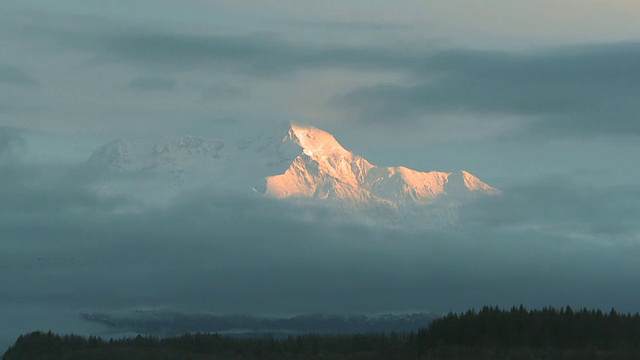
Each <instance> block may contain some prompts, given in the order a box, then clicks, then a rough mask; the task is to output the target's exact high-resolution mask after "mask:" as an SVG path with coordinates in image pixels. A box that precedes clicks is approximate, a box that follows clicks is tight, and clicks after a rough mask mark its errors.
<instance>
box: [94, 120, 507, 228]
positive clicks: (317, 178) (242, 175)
mask: <svg viewBox="0 0 640 360" xmlns="http://www.w3.org/2000/svg"><path fill="white" fill-rule="evenodd" d="M85 168H86V169H87V171H89V173H91V174H92V175H93V176H95V177H96V178H97V179H98V182H97V184H99V185H98V186H97V190H99V191H100V192H102V193H104V194H126V195H130V196H133V197H137V198H139V199H141V200H144V201H145V202H148V203H149V202H151V203H153V202H160V203H162V202H163V201H170V200H171V199H172V198H175V196H179V194H180V193H181V192H182V191H184V190H188V189H197V188H203V187H205V188H213V189H217V190H221V191H234V192H236V193H245V194H249V193H254V194H260V195H262V196H267V197H271V198H276V199H282V200H292V201H295V200H299V201H307V202H309V203H313V204H318V205H321V206H327V207H329V208H332V209H336V210H337V211H345V210H346V211H348V212H351V213H352V214H363V216H364V218H369V219H370V220H371V219H372V218H380V217H383V218H390V217H391V218H394V219H395V221H396V222H397V220H398V219H401V220H402V221H403V222H405V220H407V217H409V218H411V219H410V220H409V221H413V220H420V221H421V222H423V223H425V220H426V223H431V224H453V223H455V222H456V221H457V219H456V208H457V207H458V206H461V205H464V204H465V203H466V202H469V201H473V200H474V199H476V198H478V197H480V196H496V195H499V194H501V191H500V190H498V189H496V188H494V187H491V186H490V185H488V184H486V183H484V182H482V181H481V180H479V179H478V178H477V177H475V176H474V175H472V174H470V173H469V172H467V171H464V170H461V171H455V172H441V171H429V172H422V171H417V170H413V169H409V168H407V167H403V166H397V167H380V166H375V165H373V164H371V163H370V162H369V161H367V160H366V159H365V158H363V157H361V156H359V155H356V154H353V153H352V152H350V151H348V150H347V149H345V148H344V147H343V146H342V145H341V144H340V143H339V142H338V141H337V140H336V139H335V137H334V136H333V135H331V134H330V133H328V132H326V131H323V130H320V129H318V128H315V127H313V126H308V125H298V124H293V123H292V124H291V125H290V126H289V128H288V129H287V130H286V131H283V133H281V134H276V135H272V136H266V135H257V136H255V137H253V138H245V139H241V140H236V141H233V140H231V141H229V140H227V141H225V140H219V139H218V140H208V139H204V138H200V137H196V136H185V137H180V138H174V139H165V141H163V142H160V143H157V144H152V145H145V144H144V143H143V142H141V141H135V140H126V139H120V140H116V141H112V142H110V143H107V144H105V145H103V146H101V147H100V148H98V149H97V150H96V151H95V152H94V153H93V154H92V155H91V157H90V158H89V159H88V160H87V161H86V163H85Z"/></svg>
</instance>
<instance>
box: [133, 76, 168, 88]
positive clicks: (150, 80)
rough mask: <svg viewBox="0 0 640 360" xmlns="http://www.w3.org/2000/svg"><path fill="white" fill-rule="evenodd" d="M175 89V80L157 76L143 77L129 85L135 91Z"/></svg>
mask: <svg viewBox="0 0 640 360" xmlns="http://www.w3.org/2000/svg"><path fill="white" fill-rule="evenodd" d="M175 87H176V82H175V80H173V79H171V78H166V77H157V76H141V77H137V78H135V79H133V80H131V82H130V83H129V88H131V89H135V90H152V91H153V90H173V89H175Z"/></svg>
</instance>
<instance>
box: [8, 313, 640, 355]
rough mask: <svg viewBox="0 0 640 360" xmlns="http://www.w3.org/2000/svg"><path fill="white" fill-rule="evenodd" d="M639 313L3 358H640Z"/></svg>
mask: <svg viewBox="0 0 640 360" xmlns="http://www.w3.org/2000/svg"><path fill="white" fill-rule="evenodd" d="M638 358H640V315H639V314H637V313H636V314H634V315H631V314H621V313H618V312H616V311H615V310H613V309H612V310H611V311H607V312H603V311H600V310H587V309H581V310H573V309H571V308H570V307H566V308H560V309H557V308H551V307H550V308H543V309H541V310H527V309H525V308H524V307H522V306H521V307H517V308H516V307H514V308H512V309H510V310H503V309H499V308H497V307H484V308H483V309H481V310H480V311H475V310H469V311H467V312H465V313H460V314H455V313H450V314H448V315H446V316H444V317H442V318H439V319H436V320H435V321H434V322H433V323H431V324H430V325H429V326H428V327H425V328H422V329H420V330H418V331H416V332H404V333H396V332H391V333H369V334H350V335H318V334H307V335H300V336H289V337H286V338H273V337H270V336H266V337H265V336H263V337H259V338H250V337H245V338H241V337H230V336H222V335H218V334H204V333H196V334H185V335H182V336H178V337H169V338H155V337H144V336H137V337H134V338H125V339H119V340H104V339H101V338H98V337H93V336H92V337H89V338H86V337H81V336H76V335H58V334H53V333H51V332H33V333H30V334H25V335H22V336H20V337H19V338H18V340H17V341H16V343H15V344H14V345H13V346H12V347H10V348H9V349H8V350H7V352H6V353H5V354H4V356H3V357H2V360H16V359H25V360H35V359H38V360H44V359H167V360H170V359H219V360H225V359H237V360H241V359H362V360H365V359H638Z"/></svg>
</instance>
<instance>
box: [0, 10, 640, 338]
mask: <svg viewBox="0 0 640 360" xmlns="http://www.w3.org/2000/svg"><path fill="white" fill-rule="evenodd" d="M639 19H640V3H639V2H638V1H634V0H609V1H603V0H581V1H578V0H537V1H529V0H527V1H525V0H493V1H476V0H474V1H472V0H446V1H445V0H436V1H417V0H416V1H409V0H406V1H398V0H394V1H375V2H372V1H360V0H352V1H322V2H302V1H285V0H279V1H253V0H247V1H213V0H211V1H209V0H184V1H179V2H177V1H168V0H127V1H124V0H122V1H121V0H114V1H85V0H46V1H45V0H32V1H14V0H3V1H2V2H0V214H2V216H1V217H0V290H1V292H0V347H1V346H3V345H5V344H6V345H8V343H9V342H10V341H12V338H14V337H15V336H17V334H18V333H19V332H21V331H29V330H32V328H34V327H38V328H41V327H50V328H55V329H61V330H63V331H76V332H77V331H78V330H76V329H77V328H76V326H81V325H82V324H79V321H78V320H77V319H76V318H74V317H73V316H72V315H73V314H76V313H77V312H78V311H79V309H84V310H87V309H88V310H95V309H121V308H130V307H136V306H165V307H171V308H176V309H181V310H184V311H189V310H197V311H202V312H212V313H232V312H246V313H254V314H269V313H280V314H291V313H301V312H312V311H335V312H366V313H376V312H385V311H409V310H420V311H424V310H432V311H436V312H446V311H448V310H449V309H454V310H461V309H464V308H467V307H470V306H481V305H485V304H487V303H492V304H499V305H504V306H511V305H514V304H520V303H524V304H525V305H530V306H544V305H549V304H551V305H566V304H567V303H570V304H571V305H572V306H574V304H575V306H598V307H605V308H608V307H611V306H616V307H620V308H622V309H624V310H625V311H637V310H638V308H637V304H636V303H635V302H634V299H637V298H638V295H640V290H638V289H637V286H636V285H637V277H638V276H640V266H639V265H638V262H637V254H638V252H639V251H640V245H639V244H638V242H639V241H640V223H639V222H638V219H639V218H640V205H639V204H640V185H638V184H640V166H638V160H637V158H638V156H639V155H640V118H639V110H640V105H639V104H640V102H639V101H638V94H639V93H640V21H639ZM287 120H294V121H299V122H304V123H309V124H312V125H315V126H317V127H319V128H321V129H324V130H327V131H330V132H331V133H332V134H334V135H335V136H336V138H337V139H338V140H339V141H340V142H341V143H342V144H343V145H344V146H345V147H346V148H348V149H349V150H351V151H353V152H355V153H357V154H359V155H362V156H363V157H365V158H366V159H368V160H369V161H371V162H372V163H374V164H376V165H405V166H408V167H411V168H414V169H417V170H423V171H427V170H443V171H451V170H456V169H465V170H468V171H470V172H471V173H473V174H475V175H477V176H478V177H480V178H481V179H482V180H484V181H486V182H487V183H489V184H491V185H493V186H496V187H499V188H501V189H502V190H503V191H504V196H502V197H499V198H492V199H486V200H484V201H481V202H478V203H475V204H474V205H473V206H470V207H469V208H467V209H465V210H464V212H463V214H462V215H461V217H462V219H463V220H464V225H463V226H462V227H460V228H456V229H451V230H450V231H433V232H425V233H401V234H398V233H392V232H384V231H383V232H378V231H373V230H371V229H368V228H366V227H362V226H358V225H345V224H343V223H341V222H338V221H335V220H336V219H333V218H332V215H331V214H326V213H323V212H322V211H321V210H319V209H300V208H297V207H296V206H294V205H291V204H283V203H280V202H275V201H270V200H266V199H245V198H233V197H230V196H229V195H228V194H219V193H215V191H213V193H212V194H207V196H206V197H205V196H202V194H190V195H188V196H185V198H184V199H183V201H181V202H180V203H177V204H174V205H172V206H170V207H168V208H166V209H156V210H153V211H149V212H147V213H143V214H139V215H137V216H136V217H133V218H130V217H126V216H121V215H118V214H117V212H114V209H117V208H118V206H119V205H120V204H122V203H126V202H127V201H129V199H125V198H119V197H114V198H104V197H99V196H97V195H96V194H94V193H91V192H90V191H87V190H85V187H84V186H83V185H85V184H86V181H87V179H85V178H84V177H83V176H84V175H83V174H82V173H81V172H79V171H78V169H77V166H78V165H79V164H80V163H81V162H82V161H84V160H86V159H87V158H88V157H89V156H90V155H91V153H92V151H94V150H95V149H96V148H97V147H99V146H100V145H102V144H104V143H106V142H107V141H110V140H112V139H117V138H148V139H152V140H153V139H162V138H164V137H166V136H182V135H186V134H198V135H200V136H203V137H207V138H211V139H216V138H218V137H220V136H221V134H225V133H234V132H235V133H241V132H247V133H248V134H250V135H253V133H255V132H259V131H260V129H265V128H270V127H275V126H279V125H280V124H282V122H283V121H287ZM203 199H209V200H208V201H203ZM306 212H311V215H310V218H313V219H318V220H317V221H313V222H309V221H308V220H305V219H303V216H301V215H300V214H306ZM314 212H317V213H314ZM308 218H309V217H307V219H308ZM246 224H252V225H251V226H250V227H248V226H246ZM212 234H213V235H212ZM212 237H213V239H212ZM176 239H179V242H176V241H178V240H176ZM594 264H597V266H596V265H594ZM256 298H259V299H260V301H259V302H257V301H255V299H256ZM36 310H37V311H36ZM68 314H72V315H69V316H71V317H69V316H68ZM3 320H4V321H3ZM85 325H86V324H85ZM86 331H94V330H86Z"/></svg>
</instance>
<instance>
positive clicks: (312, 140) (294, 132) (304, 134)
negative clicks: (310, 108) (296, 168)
mask: <svg viewBox="0 0 640 360" xmlns="http://www.w3.org/2000/svg"><path fill="white" fill-rule="evenodd" d="M287 140H288V141H292V142H294V143H295V144H298V145H299V146H300V147H301V148H302V150H303V153H304V154H305V155H308V156H352V155H353V154H351V152H349V151H347V150H346V149H345V148H344V147H342V145H340V143H339V142H338V141H337V140H336V138H334V137H333V135H331V134H329V133H328V132H326V131H323V130H320V129H318V128H315V127H313V126H309V125H298V124H295V123H291V127H290V129H289V133H288V134H287V136H286V137H285V139H284V141H287Z"/></svg>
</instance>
